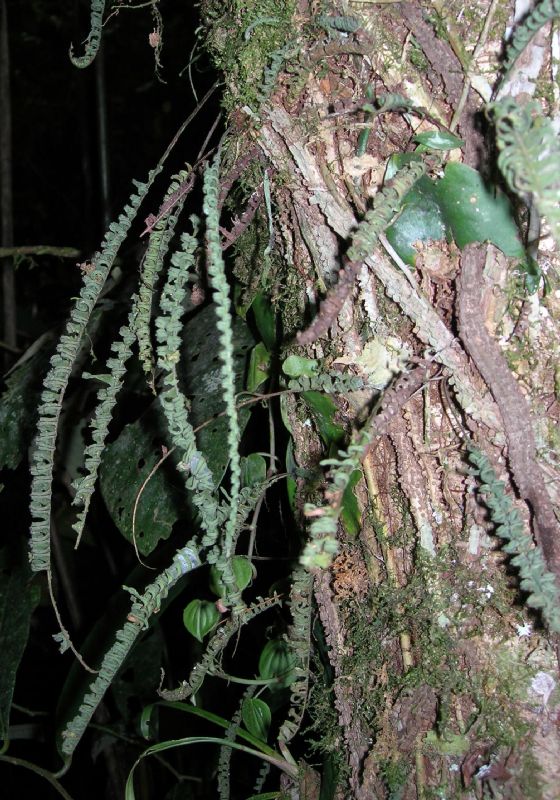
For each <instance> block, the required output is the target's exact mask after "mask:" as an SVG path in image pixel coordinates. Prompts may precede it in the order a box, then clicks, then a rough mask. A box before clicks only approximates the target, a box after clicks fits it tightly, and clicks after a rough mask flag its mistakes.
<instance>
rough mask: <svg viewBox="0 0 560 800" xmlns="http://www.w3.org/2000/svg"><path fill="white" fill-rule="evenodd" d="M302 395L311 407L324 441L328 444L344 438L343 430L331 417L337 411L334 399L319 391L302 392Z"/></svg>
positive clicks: (336, 442)
mask: <svg viewBox="0 0 560 800" xmlns="http://www.w3.org/2000/svg"><path fill="white" fill-rule="evenodd" d="M302 397H303V399H304V400H305V402H306V403H307V405H308V406H309V408H310V409H311V411H312V413H313V417H314V419H315V423H316V425H317V429H318V431H319V434H320V436H321V439H322V440H323V441H324V443H325V444H326V445H327V446H329V445H331V444H338V443H339V442H341V441H342V439H343V438H344V430H343V429H342V428H341V426H340V425H337V423H336V422H333V417H334V415H335V413H336V411H337V408H336V405H335V404H334V401H333V400H332V399H331V398H330V397H329V396H328V395H326V394H321V392H303V393H302Z"/></svg>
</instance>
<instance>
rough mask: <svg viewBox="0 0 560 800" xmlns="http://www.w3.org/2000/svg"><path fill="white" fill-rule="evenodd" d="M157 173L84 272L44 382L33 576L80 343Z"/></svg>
mask: <svg viewBox="0 0 560 800" xmlns="http://www.w3.org/2000/svg"><path fill="white" fill-rule="evenodd" d="M158 171H159V169H158V170H155V171H153V172H151V173H150V175H149V179H148V182H147V183H138V182H136V181H134V184H135V186H136V188H137V192H136V193H135V194H133V195H132V196H131V198H130V200H129V203H130V205H127V206H125V208H124V211H123V213H122V214H121V215H120V216H119V218H118V221H117V222H112V223H111V225H110V226H109V230H108V231H107V233H106V235H105V239H104V240H103V244H102V248H101V252H99V253H96V254H95V255H94V257H93V258H92V260H91V265H88V266H87V268H86V269H84V280H83V284H82V288H81V290H80V294H79V297H78V298H77V300H76V302H75V304H74V306H73V308H72V310H71V312H70V319H69V321H68V322H67V324H66V330H65V332H64V333H63V334H62V336H61V337H60V340H59V342H58V345H57V348H56V352H55V354H54V355H53V357H52V358H51V366H50V370H49V372H48V374H47V376H46V378H45V382H44V384H43V385H44V389H43V392H42V394H41V403H40V405H39V409H38V414H39V419H38V422H37V434H36V437H35V440H34V443H33V447H32V454H31V467H30V472H31V477H32V482H31V502H30V510H31V518H32V522H31V542H30V551H31V552H30V561H31V569H32V570H33V572H40V571H42V570H47V569H49V567H50V516H51V500H52V476H53V460H54V453H55V446H56V434H57V429H58V421H59V417H60V411H61V408H62V401H63V399H64V393H65V391H66V386H67V384H68V380H69V378H70V374H71V372H72V367H73V365H74V363H75V361H76V357H77V355H78V353H79V349H80V344H81V341H82V338H83V336H84V332H85V330H86V326H87V324H88V320H89V318H90V315H91V312H92V311H93V308H94V306H95V304H96V303H97V300H98V298H99V295H100V293H101V290H102V288H103V286H104V284H105V281H106V280H107V276H108V274H109V271H110V269H111V267H112V266H113V263H114V260H115V257H116V255H117V252H118V250H119V248H120V246H121V244H122V243H123V241H124V239H125V238H126V235H127V233H128V231H129V228H130V225H131V223H132V221H133V219H134V218H135V216H136V213H137V210H138V206H139V205H140V203H141V202H142V200H143V199H144V197H145V195H146V193H147V192H148V189H149V188H150V186H151V184H152V182H153V180H154V178H155V175H156V174H157V172H158Z"/></svg>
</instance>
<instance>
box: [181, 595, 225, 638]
mask: <svg viewBox="0 0 560 800" xmlns="http://www.w3.org/2000/svg"><path fill="white" fill-rule="evenodd" d="M219 619H220V612H219V611H218V609H217V608H216V606H215V605H214V603H211V602H210V601H209V600H198V599H197V600H191V602H190V603H189V604H188V606H187V607H186V608H185V610H184V611H183V625H184V626H185V628H186V629H187V630H188V632H189V633H190V634H192V635H193V636H194V637H195V639H198V641H199V642H202V640H203V639H204V637H205V636H206V634H207V633H209V632H210V631H211V630H212V628H213V627H214V625H216V623H217V622H218V620H219Z"/></svg>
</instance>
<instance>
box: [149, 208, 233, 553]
mask: <svg viewBox="0 0 560 800" xmlns="http://www.w3.org/2000/svg"><path fill="white" fill-rule="evenodd" d="M192 219H193V223H194V229H195V230H194V235H192V236H191V235H190V234H187V233H183V234H182V236H181V245H182V246H181V249H180V250H179V251H176V252H175V253H173V255H172V257H171V266H170V267H169V269H168V272H167V279H166V282H165V285H164V287H163V289H162V293H161V298H160V306H161V311H162V313H161V314H160V315H159V316H158V318H157V319H156V340H157V343H158V344H157V357H158V367H159V368H160V370H161V371H162V388H161V391H160V393H159V401H160V403H161V406H162V408H163V412H164V414H165V418H166V421H167V427H168V430H169V434H170V436H171V440H172V442H173V445H174V446H175V447H176V448H177V449H178V451H179V453H180V461H179V463H178V469H179V471H180V472H181V474H182V475H183V478H184V481H185V486H186V488H187V489H188V491H189V492H190V493H192V499H193V502H194V505H195V506H196V507H197V508H198V509H199V511H200V520H201V524H202V526H203V528H204V530H205V536H204V538H203V541H202V545H203V546H204V547H212V546H213V545H214V544H215V543H216V540H217V538H218V529H219V519H218V510H219V509H218V503H217V501H216V497H215V488H216V487H215V485H214V479H213V477H212V473H211V471H210V469H209V467H208V464H207V463H206V459H205V457H204V456H203V454H202V453H201V452H200V451H199V450H198V448H197V444H196V437H195V433H194V430H193V428H192V425H191V424H190V422H189V418H188V410H187V407H186V404H185V397H184V395H183V393H182V392H181V389H180V386H179V378H178V375H177V363H178V362H179V359H180V348H181V318H182V316H183V313H184V310H185V309H184V301H185V296H186V291H187V283H188V279H189V273H190V270H191V268H192V266H193V264H194V259H195V252H196V248H197V245H198V240H197V238H196V234H197V220H196V218H192Z"/></svg>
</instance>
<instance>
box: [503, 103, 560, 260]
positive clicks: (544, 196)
mask: <svg viewBox="0 0 560 800" xmlns="http://www.w3.org/2000/svg"><path fill="white" fill-rule="evenodd" d="M489 111H490V114H491V115H492V118H493V119H494V123H495V126H496V144H497V146H498V150H499V156H498V166H499V167H500V169H501V171H502V174H503V176H504V178H505V179H506V181H507V183H508V185H509V187H510V189H511V190H512V191H514V192H516V193H517V194H518V195H520V196H521V197H522V198H523V199H524V200H525V201H530V200H532V201H533V202H534V203H535V205H536V207H537V209H538V211H539V213H540V214H541V215H542V216H543V217H546V219H547V221H548V223H549V225H550V228H551V230H552V235H553V236H554V239H555V241H556V243H557V244H559V245H560V144H559V142H558V137H557V136H556V134H555V132H554V129H553V127H552V124H551V122H550V120H549V119H547V118H546V117H545V116H543V113H542V111H541V109H540V107H539V105H538V104H537V103H535V102H531V103H527V104H526V105H524V106H520V105H518V104H517V103H516V102H515V100H513V98H511V97H504V99H503V100H500V101H498V102H497V103H492V104H491V105H490V107H489Z"/></svg>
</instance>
